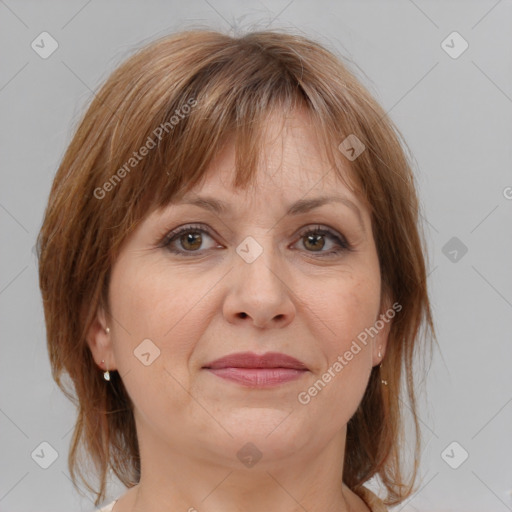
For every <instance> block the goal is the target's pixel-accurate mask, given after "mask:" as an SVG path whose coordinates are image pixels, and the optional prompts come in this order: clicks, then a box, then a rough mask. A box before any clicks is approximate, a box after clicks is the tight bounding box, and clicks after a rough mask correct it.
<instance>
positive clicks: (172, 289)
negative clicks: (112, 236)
mask: <svg viewBox="0 0 512 512" xmlns="http://www.w3.org/2000/svg"><path fill="white" fill-rule="evenodd" d="M133 261H134V262H133ZM133 261H132V262H130V264H129V265H128V264H127V263H128V262H123V261H119V262H118V265H117V267H115V268H114V270H113V272H112V280H111V296H110V297H111V304H112V314H113V316H114V318H115V321H116V322H117V323H118V324H119V325H120V327H119V328H118V329H117V335H116V337H117V340H116V341H117V343H116V352H117V353H116V361H117V362H118V364H119V365H123V366H124V367H125V369H133V368H138V367H139V366H140V361H138V360H137V359H135V358H134V357H133V355H134V351H135V352H137V351H138V347H139V346H141V343H142V342H143V340H147V339H149V340H151V341H152V342H153V343H154V345H155V346H156V347H157V348H158V350H160V355H159V357H157V358H155V360H154V361H155V362H154V363H152V365H153V364H154V365H155V366H154V369H156V368H157V367H159V366H162V365H165V367H167V366H168V365H169V364H170V362H172V366H173V370H172V371H173V373H174V372H179V373H182V374H183V377H184V378H186V377H187V374H188V373H187V371H186V370H187V368H186V365H187V361H188V359H189V358H190V354H191V353H192V352H193V349H194V340H197V339H198V338H199V336H200V333H201V332H202V330H204V322H207V318H208V314H209V313H208V301H207V300H204V298H205V296H207V293H208V290H210V289H211V288H212V287H213V286H214V284H215V282H216V281H217V280H218V279H214V278H213V277H214V276H211V277H209V278H208V277H206V276H205V277H204V278H201V277H199V278H197V279H194V280H191V279H190V278H189V277H187V276H186V274H184V273H180V272H172V273H171V272H170V271H169V269H168V268H166V267H162V266H157V265H146V266H143V265H142V264H141V265H137V262H136V260H135V259H134V260H133ZM199 319H200V321H198V320H199ZM145 343H146V344H147V346H148V347H149V352H150V353H151V351H152V350H151V344H148V343H147V341H146V342H145ZM154 353H155V354H157V353H158V351H157V350H156V349H154ZM152 355H153V354H151V356H152ZM160 356H164V357H160ZM159 369H160V370H162V368H159Z"/></svg>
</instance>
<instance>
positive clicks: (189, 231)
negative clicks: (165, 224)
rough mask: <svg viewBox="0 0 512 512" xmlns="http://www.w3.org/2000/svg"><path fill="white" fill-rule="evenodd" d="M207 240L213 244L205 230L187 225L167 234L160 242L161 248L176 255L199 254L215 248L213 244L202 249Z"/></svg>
mask: <svg viewBox="0 0 512 512" xmlns="http://www.w3.org/2000/svg"><path fill="white" fill-rule="evenodd" d="M208 239H210V240H212V242H213V238H212V236H211V235H210V234H209V233H208V231H207V230H206V229H204V228H203V227H201V226H193V225H192V226H191V225H188V226H183V227H181V228H178V229H176V230H174V231H172V232H171V233H169V234H168V235H167V237H166V238H165V240H164V241H163V242H162V247H166V248H167V249H168V250H169V251H171V252H172V253H175V254H178V255H185V256H186V255H188V254H191V253H198V254H199V253H201V252H202V250H203V249H208V248H213V247H215V244H213V243H211V245H210V247H206V248H205V247H202V246H203V245H204V244H205V243H206V241H207V240H208ZM187 253H188V254H187Z"/></svg>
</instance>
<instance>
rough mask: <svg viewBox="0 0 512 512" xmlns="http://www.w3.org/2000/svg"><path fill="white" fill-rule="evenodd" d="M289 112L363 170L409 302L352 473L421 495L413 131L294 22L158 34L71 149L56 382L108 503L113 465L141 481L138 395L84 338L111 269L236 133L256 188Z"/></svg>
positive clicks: (62, 177)
mask: <svg viewBox="0 0 512 512" xmlns="http://www.w3.org/2000/svg"><path fill="white" fill-rule="evenodd" d="M187 107H188V108H187ZM292 108H301V109H304V110H305V111H306V112H307V113H308V116H309V117H310V118H311V121H312V123H313V126H314V127H315V130H316V131H317V133H318V134H319V138H320V140H321V141H322V144H323V146H324V149H325V151H326V154H327V156H328V158H329V161H330V163H331V165H332V168H333V170H334V171H335V172H336V173H337V174H338V175H339V176H340V178H341V179H343V177H342V175H341V169H342V167H343V166H344V167H345V168H348V169H349V170H350V176H349V180H350V183H351V186H352V187H353V189H354V190H355V191H356V192H357V194H358V195H359V196H360V197H361V198H362V199H363V200H364V201H365V203H366V204H367V205H368V208H369V211H370V213H371V220H372V232H373V236H374V240H375V244H376V248H377V252H378V258H379V263H380V269H381V281H382V287H381V289H382V297H388V298H389V299H390V301H391V302H393V301H395V302H398V303H399V304H400V305H401V306H402V309H401V311H400V313H399V314H397V315H396V316H395V317H394V319H393V321H392V322H391V325H390V330H389V338H388V345H387V349H386V356H385V358H384V360H383V362H382V365H381V366H375V367H374V368H373V369H372V371H371V375H370V378H369V382H368V386H367V389H366V391H365V394H364V397H363V399H362V401H361V403H360V405H359V407H358V409H357V411H356V412H355V414H354V415H353V417H352V418H351V419H350V421H349V423H348V425H347V441H346V449H345V459H344V461H342V462H340V463H343V480H344V482H345V484H346V485H347V486H348V487H349V488H350V489H352V490H357V489H358V488H359V487H360V486H362V485H363V483H364V482H366V481H367V480H369V479H370V478H372V477H373V476H375V475H378V477H379V478H380V480H381V482H382V484H383V485H384V486H385V488H386V492H387V497H386V498H385V504H387V505H394V504H398V503H401V502H402V501H403V500H405V499H406V498H407V497H408V496H410V494H412V492H413V491H414V490H415V489H414V486H415V480H416V479H417V470H418V464H419V462H418V461H419V455H420V447H421V432H420V429H419V423H418V415H417V411H416V408H417V391H416V393H415V386H416V384H415V383H414V380H413V376H414V375H413V363H414V361H413V359H414V356H415V354H416V353H417V351H418V349H419V347H420V345H421V344H422V343H421V342H422V341H423V343H424V345H423V346H426V344H428V343H429V342H430V341H431V339H435V332H434V325H433V320H432V314H431V309H430V303H429V298H428V293H427V282H426V279H427V276H426V270H425V269H426V251H424V245H425V241H424V237H423V233H422V228H421V224H420V222H419V215H420V213H419V210H420V205H419V201H418V197H417V193H416V187H415V180H414V176H413V172H412V170H411V166H410V164H409V162H408V158H407V156H406V154H405V151H404V147H406V145H405V143H403V137H402V135H401V134H400V132H399V131H398V129H397V128H396V127H395V126H394V124H393V122H392V121H391V120H390V118H389V117H388V115H387V114H386V112H385V111H384V110H383V109H382V107H380V106H379V105H378V103H377V102H376V100H375V99H374V98H373V97H372V96H371V95H370V93H369V92H368V91H367V90H366V89H365V87H364V86H363V85H362V84H361V83H360V82H359V81H358V79H357V78H356V77H355V74H354V73H353V72H351V71H349V66H348V64H345V63H344V62H343V58H342V57H339V56H337V55H336V53H335V52H334V51H333V50H329V49H327V47H326V46H325V45H321V44H319V43H317V42H314V41H312V40H310V39H308V38H306V37H304V36H302V35H296V34H290V33H285V32H284V31H275V30H267V31H253V32H249V33H246V34H242V35H238V36H236V37H235V36H229V35H226V34H222V33H219V32H216V31H213V30H207V29H200V30H186V31H182V32H179V33H175V34H171V35H167V36H165V37H161V38H159V39H157V40H155V41H153V42H151V43H150V44H148V45H146V46H144V47H143V48H140V49H138V50H137V51H136V52H134V54H133V55H132V56H130V57H129V58H128V59H127V60H125V61H124V62H123V63H122V64H121V65H120V66H119V67H118V68H117V69H115V71H114V72H113V73H112V74H111V75H110V76H109V77H108V79H107V80H106V81H105V83H104V84H103V85H102V87H101V88H100V90H99V92H98V93H97V94H96V95H95V97H94V99H93V100H92V102H91V104H90V106H89V108H88V109H87V111H86V113H85V115H84V116H83V118H82V119H81V121H80V122H79V124H78V127H77V129H76V132H75V134H74V136H73V138H72V140H71V142H70V144H69V146H68V147H67V150H66V152H65V154H64V156H63V159H62V161H61V163H60V166H59V168H58V170H57V173H56V175H55V178H54V181H53V184H52V187H51V191H50V194H49V200H48V205H47V207H46V210H45V214H44V219H43V223H42V226H41V230H40V232H39V234H38V238H37V253H38V259H39V285H40V289H41V294H42V298H43V306H44V315H45V322H46V330H47V344H48V352H49V358H50V363H51V368H52V377H53V379H54V380H55V381H56V383H57V385H58V386H59V388H60V389H61V390H62V391H63V392H64V394H65V395H66V396H67V397H68V398H69V399H70V400H71V401H72V402H73V403H74V404H75V405H76V406H77V409H78V416H77V421H76V424H75V427H74V433H73V438H72V440H71V446H70V452H69V457H68V467H69V470H70V474H71V478H72V481H73V484H74V486H75V487H76V488H77V489H78V490H79V491H80V489H79V487H78V483H77V481H78V479H77V476H80V478H81V479H82V481H83V482H84V483H85V485H86V486H87V488H88V489H89V490H90V491H92V492H93V493H95V494H96V501H95V504H96V505H98V503H100V502H101V501H102V500H103V499H104V498H105V493H106V480H107V471H108V470H110V469H111V470H112V471H113V472H114V473H115V475H116V476H117V477H118V478H119V479H120V481H121V482H122V483H123V484H124V485H125V486H127V487H131V486H133V485H136V484H137V483H138V481H139V480H140V455H139V447H138V441H137V435H136V427H135V422H134V415H133V404H132V401H131V399H130V397H129V396H128V394H127V392H126V389H125V387H124V385H123V382H122V380H121V378H120V376H119V374H118V373H117V372H111V381H110V383H109V384H108V385H105V384H106V383H105V381H104V380H103V378H102V372H101V371H98V367H97V365H96V363H95V361H94V359H93V357H92V353H91V351H90V348H89V346H88V344H87V339H86V336H87V332H88V329H89V327H90V326H91V325H92V322H93V321H94V319H95V317H96V314H97V311H98V308H99V307H102V308H104V310H105V312H106V315H107V318H109V319H110V312H109V311H110V310H109V303H108V290H109V278H110V271H111V268H112V265H113V263H114V262H115V261H116V258H117V256H118V254H119V252H120V248H121V246H122V244H123V241H125V240H126V238H127V237H128V236H129V234H130V233H131V232H132V231H133V230H134V229H135V228H136V227H137V225H138V224H139V223H140V222H141V221H142V220H143V219H144V218H146V216H147V215H148V214H149V213H151V212H152V211H154V210H156V209H158V208H161V207H164V206H166V205H168V204H169V203H170V202H171V201H173V200H175V199H176V198H177V197H178V196H179V195H180V194H183V193H185V192H187V191H188V190H190V189H191V188H192V187H194V186H195V185H197V184H199V183H200V181H201V180H202V179H204V178H205V176H206V170H207V168H208V166H209V163H210V162H211V161H212V158H213V157H214V156H215V154H216V153H217V152H218V151H219V150H220V149H221V147H223V145H224V144H226V143H229V142H230V141H234V142H235V148H236V162H235V166H236V168H235V173H234V181H233V183H234V186H235V187H248V186H250V185H251V183H253V182H252V180H253V178H254V176H255V173H256V170H257V166H258V158H259V155H260V150H261V144H262V142H261V141H262V139H261V136H262V135H261V134H262V132H263V127H264V125H265V120H266V118H268V115H269V114H270V113H273V112H287V111H289V110H290V109H292ZM349 135H353V136H356V137H357V139H359V141H361V143H362V144H364V148H365V149H364V151H363V152H362V153H361V154H360V155H359V156H358V157H357V158H356V159H353V160H352V159H349V158H347V156H346V155H345V154H344V153H343V152H342V151H340V149H339V146H340V143H342V142H343V141H344V140H345V139H346V137H347V136H349ZM402 143H403V146H402ZM143 147H146V150H145V151H144V150H143V149H142V148H143ZM382 297H381V299H382ZM422 327H425V330H424V331H423V329H422ZM428 332H430V333H431V334H432V336H427V335H426V334H427V333H428ZM421 334H425V335H424V336H422V335H421ZM429 346H430V347H431V345H429ZM63 374H64V376H68V377H69V378H70V379H71V381H72V384H73V386H74V389H72V388H71V386H70V387H69V389H68V386H67V385H66V384H65V383H64V382H63V380H62V375H63ZM381 379H385V380H386V381H387V386H383V385H382V384H381ZM402 379H404V382H405V383H406V387H407V397H408V399H409V407H408V408H409V410H410V411H411V417H412V419H413V426H414V434H415V445H414V446H415V454H414V469H413V471H408V472H407V473H408V478H406V477H405V475H404V473H405V471H404V468H403V461H401V458H400V456H401V454H402V452H403V449H402V447H403V444H402V441H403V439H405V437H404V436H405V434H404V431H405V429H404V424H405V418H404V416H403V412H404V411H403V407H401V405H400V401H401V398H400V396H401V393H402V392H403V389H402V388H403V386H404V384H403V383H402ZM81 449H83V450H84V451H85V453H84V454H81V453H80V450H81ZM84 455H87V456H88V457H89V458H90V460H92V461H93V462H94V466H95V469H94V472H95V476H96V477H97V478H98V480H99V490H98V488H97V487H96V486H94V485H91V483H90V482H89V481H88V477H89V475H88V474H87V473H85V474H84V471H83V469H85V467H86V459H85V458H84Z"/></svg>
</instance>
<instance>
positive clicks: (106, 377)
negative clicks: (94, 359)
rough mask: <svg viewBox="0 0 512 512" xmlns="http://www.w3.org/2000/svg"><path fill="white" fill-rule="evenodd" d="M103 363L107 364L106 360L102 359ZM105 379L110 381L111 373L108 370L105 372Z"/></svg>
mask: <svg viewBox="0 0 512 512" xmlns="http://www.w3.org/2000/svg"><path fill="white" fill-rule="evenodd" d="M101 362H102V363H104V362H105V360H104V359H102V360H101ZM103 378H104V379H105V380H110V372H109V371H108V368H107V371H105V372H103Z"/></svg>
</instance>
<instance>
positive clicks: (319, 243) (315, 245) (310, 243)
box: [304, 234, 325, 251]
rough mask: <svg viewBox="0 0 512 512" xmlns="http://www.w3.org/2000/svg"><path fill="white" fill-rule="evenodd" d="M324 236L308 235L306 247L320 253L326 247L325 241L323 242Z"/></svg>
mask: <svg viewBox="0 0 512 512" xmlns="http://www.w3.org/2000/svg"><path fill="white" fill-rule="evenodd" d="M323 236H324V235H320V234H316V235H308V236H306V237H305V241H304V247H306V248H311V249H312V250H313V251H320V250H322V249H323V247H324V246H325V240H321V238H322V237H323Z"/></svg>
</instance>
